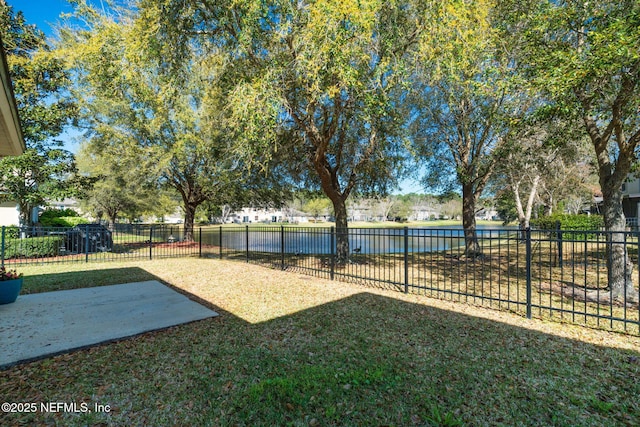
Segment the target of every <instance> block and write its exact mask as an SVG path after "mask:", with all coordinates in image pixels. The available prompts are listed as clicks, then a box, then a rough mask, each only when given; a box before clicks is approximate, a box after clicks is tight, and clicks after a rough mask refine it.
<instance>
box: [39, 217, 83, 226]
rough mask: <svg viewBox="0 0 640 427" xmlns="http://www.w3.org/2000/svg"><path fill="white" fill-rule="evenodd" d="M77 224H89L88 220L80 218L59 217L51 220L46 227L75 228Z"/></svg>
mask: <svg viewBox="0 0 640 427" xmlns="http://www.w3.org/2000/svg"><path fill="white" fill-rule="evenodd" d="M78 224H89V220H88V219H86V218H82V217H80V216H61V217H58V218H54V219H52V220H51V225H48V227H75V226H76V225H78ZM43 225H44V224H43Z"/></svg>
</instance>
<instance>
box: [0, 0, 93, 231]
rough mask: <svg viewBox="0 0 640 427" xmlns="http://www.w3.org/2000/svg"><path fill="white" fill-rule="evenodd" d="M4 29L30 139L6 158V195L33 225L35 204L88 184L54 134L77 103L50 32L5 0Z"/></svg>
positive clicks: (0, 182) (2, 168) (2, 171)
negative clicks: (51, 43)
mask: <svg viewBox="0 0 640 427" xmlns="http://www.w3.org/2000/svg"><path fill="white" fill-rule="evenodd" d="M0 32H1V33H2V40H3V45H4V48H5V53H6V56H7V63H8V67H9V74H10V76H11V80H12V83H13V89H14V93H15V98H16V103H17V106H18V114H19V116H20V121H21V125H22V132H23V135H24V138H25V141H26V145H27V151H26V152H25V153H24V154H23V155H21V156H16V157H11V158H5V159H2V160H1V161H0V187H1V188H2V195H1V196H0V198H1V199H2V200H4V201H15V202H17V204H18V206H19V209H20V218H21V223H22V224H23V225H31V224H32V216H31V212H32V210H33V209H34V208H36V207H38V206H44V205H46V204H47V202H48V201H49V200H51V199H61V198H64V197H68V196H73V195H74V194H76V193H77V191H79V190H80V189H81V187H82V185H84V184H87V182H86V180H83V179H80V177H78V176H77V175H76V172H77V169H76V166H75V160H74V157H73V155H72V154H71V153H70V152H68V151H66V150H63V149H62V148H61V143H60V142H59V141H55V140H53V138H54V137H56V136H58V135H59V134H61V133H62V131H63V130H64V127H65V125H67V124H69V123H70V121H71V120H73V119H74V118H75V114H76V107H75V105H74V104H73V103H72V102H70V101H69V100H68V99H67V98H66V97H65V96H64V95H65V90H66V88H67V87H68V84H69V76H68V73H67V72H66V70H65V68H64V66H63V63H62V62H61V61H59V60H58V59H56V58H55V56H54V55H52V54H51V51H50V47H49V45H48V44H47V42H46V40H45V36H44V33H43V32H42V31H40V30H38V29H37V28H36V26H35V25H30V24H28V23H27V22H26V21H25V18H24V15H23V14H22V12H17V13H14V11H13V8H12V7H11V6H9V5H8V4H7V3H6V2H5V1H4V0H0Z"/></svg>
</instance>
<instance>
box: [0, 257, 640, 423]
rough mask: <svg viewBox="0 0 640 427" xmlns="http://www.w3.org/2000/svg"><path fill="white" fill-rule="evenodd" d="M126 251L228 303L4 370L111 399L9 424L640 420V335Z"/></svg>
mask: <svg viewBox="0 0 640 427" xmlns="http://www.w3.org/2000/svg"><path fill="white" fill-rule="evenodd" d="M125 266H128V268H132V267H133V268H136V269H140V270H142V271H144V272H145V273H146V274H148V275H150V276H152V277H155V278H158V279H159V280H162V281H163V282H165V283H167V284H169V285H171V286H173V287H175V288H176V289H180V290H181V291H182V292H185V293H187V294H189V295H191V296H192V297H194V298H196V299H199V300H201V301H206V303H207V304H210V305H212V306H213V307H214V308H215V309H216V310H217V311H219V312H220V313H221V316H220V317H218V318H215V319H209V320H204V321H200V322H195V323H191V324H188V325H183V326H179V327H174V328H171V329H168V330H165V331H160V332H155V333H150V334H145V335H142V336H140V337H137V338H135V339H130V340H125V341H121V342H118V343H114V344H110V345H103V346H98V347H94V348H91V349H87V350H82V351H78V352H75V353H72V354H68V355H62V356H58V357H55V358H50V359H45V360H41V361H37V362H33V363H29V364H25V365H21V366H16V367H13V368H10V369H9V370H6V371H3V372H0V395H2V396H3V398H4V400H5V401H8V402H16V403H17V402H33V403H38V404H40V403H41V402H76V403H86V404H87V405H88V407H89V408H91V409H93V408H94V405H95V404H102V405H109V408H110V412H109V413H102V412H87V413H83V412H80V413H71V412H64V411H63V412H57V413H45V412H42V411H36V412H34V413H25V412H23V413H11V414H7V413H0V424H2V425H19V424H24V425H50V424H56V423H57V424H61V425H96V424H101V423H102V425H239V426H272V425H292V426H297V425H305V426H306V425H310V426H316V425H317V426H331V425H398V426H410V425H419V426H425V425H474V426H476V425H478V426H480V425H584V426H610V425H629V426H631V425H639V424H640V404H639V403H638V400H637V396H638V395H640V384H639V382H638V381H637V379H638V376H639V375H640V363H639V362H638V360H639V358H640V339H639V338H638V337H632V336H627V335H621V334H615V333H610V332H604V331H598V330H593V329H587V328H583V327H578V326H570V325H563V324H559V323H552V322H546V321H541V320H527V319H524V318H521V317H518V316H515V315H511V314H509V313H505V312H495V311H491V310H487V309H483V308H478V307H473V306H469V305H466V304H462V303H454V302H444V301H440V300H434V299H430V298H427V297H425V296H420V295H404V294H401V293H398V292H392V291H387V290H383V289H372V288H367V287H363V286H359V285H357V284H348V283H340V282H332V281H328V280H323V279H317V278H309V277H306V276H300V275H298V274H295V273H287V272H281V271H276V270H271V269H266V268H262V267H258V266H252V265H248V264H242V263H237V262H226V261H218V260H201V259H178V260H162V261H152V262H139V263H135V264H128V265H125ZM113 267H114V266H113V264H104V265H98V264H89V265H87V266H85V270H84V271H85V272H86V274H91V275H95V277H99V276H100V272H101V271H102V270H104V271H108V270H107V269H111V268H113ZM34 268H35V267H34ZM37 268H38V269H39V268H45V267H37ZM74 268H79V267H76V266H74ZM123 268H124V266H123ZM43 271H44V270H43ZM80 271H83V270H76V272H78V273H79V272H80ZM66 273H69V272H64V271H61V272H60V273H57V274H66ZM48 274H51V275H55V274H56V273H48ZM42 275H46V274H44V273H42ZM74 277H80V276H74ZM106 282H108V280H103V284H110V283H106ZM43 283H44V282H43ZM43 286H44V285H43ZM32 287H33V289H32V290H33V291H37V290H38V289H37V288H38V285H37V283H33V284H32Z"/></svg>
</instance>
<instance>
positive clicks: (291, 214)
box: [227, 208, 309, 224]
mask: <svg viewBox="0 0 640 427" xmlns="http://www.w3.org/2000/svg"><path fill="white" fill-rule="evenodd" d="M227 222H232V223H236V224H253V223H263V224H268V223H274V222H289V223H295V224H297V223H305V222H309V219H308V218H307V216H306V215H305V214H304V213H302V212H299V211H296V210H294V209H274V208H265V209H261V208H242V209H240V210H238V211H235V212H232V213H231V214H230V215H229V216H228V220H227Z"/></svg>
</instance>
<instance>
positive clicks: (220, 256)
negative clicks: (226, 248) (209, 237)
mask: <svg viewBox="0 0 640 427" xmlns="http://www.w3.org/2000/svg"><path fill="white" fill-rule="evenodd" d="M219 247H220V259H222V226H220V246H219Z"/></svg>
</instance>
